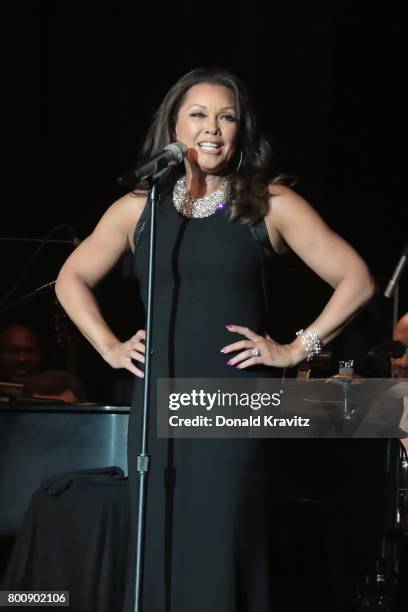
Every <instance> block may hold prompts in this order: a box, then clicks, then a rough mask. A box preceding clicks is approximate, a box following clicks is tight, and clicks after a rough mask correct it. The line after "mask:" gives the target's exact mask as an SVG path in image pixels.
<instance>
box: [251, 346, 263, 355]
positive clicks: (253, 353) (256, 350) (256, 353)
mask: <svg viewBox="0 0 408 612" xmlns="http://www.w3.org/2000/svg"><path fill="white" fill-rule="evenodd" d="M251 353H252V355H253V356H254V357H259V355H260V354H261V352H260V350H259V348H258V347H257V346H254V348H253V349H252V351H251Z"/></svg>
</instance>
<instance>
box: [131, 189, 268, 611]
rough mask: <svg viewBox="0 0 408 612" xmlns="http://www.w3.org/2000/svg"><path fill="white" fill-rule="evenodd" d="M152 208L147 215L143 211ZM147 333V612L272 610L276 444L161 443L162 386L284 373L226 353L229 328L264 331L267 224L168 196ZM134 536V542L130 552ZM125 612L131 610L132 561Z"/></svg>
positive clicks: (144, 241)
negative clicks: (184, 205)
mask: <svg viewBox="0 0 408 612" xmlns="http://www.w3.org/2000/svg"><path fill="white" fill-rule="evenodd" d="M147 208H148V206H146V209H147ZM156 240H157V254H156V263H155V286H154V291H155V303H154V309H153V321H154V324H153V325H154V327H153V332H152V350H153V352H154V354H153V356H152V412H151V418H150V426H149V454H150V455H151V471H150V474H149V477H148V478H149V480H148V501H147V514H146V541H145V564H144V581H143V593H144V597H143V602H144V603H143V612H270V611H271V610H272V609H273V607H272V603H271V600H272V596H271V580H270V567H271V559H270V542H271V537H270V531H271V525H270V517H268V515H267V508H268V498H269V496H270V492H271V473H272V465H271V461H270V457H269V449H270V446H271V442H273V441H271V440H247V439H176V440H167V439H158V438H157V435H156V418H155V409H156V407H155V404H156V401H155V400H156V389H155V384H154V381H155V380H156V378H157V377H184V378H194V377H195V378H211V377H214V378H234V377H241V378H242V377H247V378H251V377H252V378H254V377H259V376H262V377H265V376H273V375H275V376H276V375H277V371H276V370H275V371H274V373H273V372H272V369H271V368H262V369H261V368H249V369H247V370H238V369H236V368H234V367H229V366H227V364H226V362H227V361H228V359H229V358H230V357H231V355H230V356H227V355H224V354H223V353H221V352H220V349H221V348H222V347H223V346H225V345H226V344H230V343H231V342H233V341H235V340H237V339H242V337H241V336H238V335H236V334H232V333H231V332H229V331H228V330H227V329H226V328H225V326H226V324H228V323H235V324H237V325H244V326H248V327H249V328H251V329H252V330H254V331H256V332H263V331H264V330H265V327H266V325H267V322H266V321H267V310H268V304H267V295H266V291H265V286H266V283H267V279H266V274H267V270H268V258H272V257H273V254H272V252H271V248H270V245H269V241H268V239H267V233H266V227H265V224H264V222H263V221H261V222H259V223H258V224H256V225H255V226H250V225H248V224H242V223H240V222H239V221H235V222H230V221H229V219H228V215H227V214H226V212H225V211H224V210H222V209H219V210H217V212H216V213H214V214H213V215H212V216H210V217H207V218H204V219H186V218H185V217H183V216H181V215H179V214H178V213H177V211H176V209H175V208H174V205H173V201H172V194H171V190H168V191H167V193H165V194H164V195H163V197H162V198H161V202H160V204H159V206H158V210H157V238H156ZM148 244H149V222H148V211H147V210H145V212H144V213H143V215H142V218H141V219H140V221H139V223H138V226H137V228H136V232H135V272H136V276H137V278H138V280H139V283H140V288H141V295H142V299H143V301H144V302H145V299H146V286H147V254H148ZM142 405H143V382H142V381H141V380H140V379H137V381H136V386H135V393H134V399H133V405H132V412H131V417H130V422H129V439H128V465H129V482H130V490H131V500H132V501H131V509H132V516H133V517H136V507H137V484H138V483H137V479H138V476H137V472H136V458H137V454H138V452H139V444H140V422H141V412H142ZM134 541H135V533H133V534H132V550H134V545H133V542H134ZM131 556H132V559H131V563H130V572H129V579H128V590H127V593H126V603H125V610H126V612H131V611H133V601H132V590H133V587H132V584H133V580H134V578H133V576H134V555H133V554H132V555H131Z"/></svg>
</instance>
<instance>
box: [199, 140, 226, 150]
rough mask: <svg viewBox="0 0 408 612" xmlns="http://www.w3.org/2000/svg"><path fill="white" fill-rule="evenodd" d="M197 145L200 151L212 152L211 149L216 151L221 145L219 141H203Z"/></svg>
mask: <svg viewBox="0 0 408 612" xmlns="http://www.w3.org/2000/svg"><path fill="white" fill-rule="evenodd" d="M198 146H199V147H200V149H201V150H202V151H210V152H213V151H218V150H219V149H220V148H221V146H222V145H221V143H219V142H208V141H203V142H199V143H198Z"/></svg>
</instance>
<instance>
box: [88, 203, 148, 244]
mask: <svg viewBox="0 0 408 612" xmlns="http://www.w3.org/2000/svg"><path fill="white" fill-rule="evenodd" d="M147 197H148V194H147V192H146V191H138V192H131V193H127V194H126V195H124V196H122V197H121V198H119V199H118V200H116V201H115V202H114V203H113V204H111V206H109V208H108V209H107V210H106V212H105V213H104V215H103V217H102V218H101V220H100V222H99V224H98V226H97V227H96V228H95V231H96V232H98V231H102V232H104V231H106V230H107V229H108V230H116V231H118V232H119V233H120V234H122V235H123V236H126V237H127V241H128V243H129V246H130V247H131V248H132V249H133V234H134V231H135V228H136V225H137V223H138V221H139V219H140V216H141V214H142V212H143V210H144V207H145V206H146V202H147Z"/></svg>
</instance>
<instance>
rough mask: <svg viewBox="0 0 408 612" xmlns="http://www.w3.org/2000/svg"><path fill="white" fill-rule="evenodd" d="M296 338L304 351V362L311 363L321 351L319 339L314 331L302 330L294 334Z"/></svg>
mask: <svg viewBox="0 0 408 612" xmlns="http://www.w3.org/2000/svg"><path fill="white" fill-rule="evenodd" d="M296 336H297V337H298V338H299V337H300V341H301V343H302V345H303V348H304V349H305V351H306V361H312V359H314V357H318V356H319V355H320V353H321V350H322V343H321V342H320V338H319V336H318V335H317V333H316V332H314V331H307V332H305V331H303V329H299V331H297V332H296Z"/></svg>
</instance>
